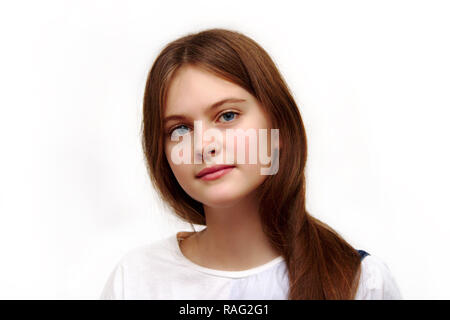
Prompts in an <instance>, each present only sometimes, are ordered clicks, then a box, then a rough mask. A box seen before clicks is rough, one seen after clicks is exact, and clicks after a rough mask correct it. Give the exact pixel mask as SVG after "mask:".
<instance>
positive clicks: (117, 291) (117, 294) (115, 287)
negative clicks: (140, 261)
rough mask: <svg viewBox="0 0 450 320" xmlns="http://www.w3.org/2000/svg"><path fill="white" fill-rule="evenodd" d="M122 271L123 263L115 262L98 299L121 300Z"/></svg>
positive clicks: (122, 295) (122, 297) (122, 296)
mask: <svg viewBox="0 0 450 320" xmlns="http://www.w3.org/2000/svg"><path fill="white" fill-rule="evenodd" d="M123 279H124V272H123V265H122V264H121V263H119V264H117V265H116V267H115V268H114V270H113V271H112V272H111V274H110V275H109V277H108V280H107V281H106V284H105V286H104V288H103V291H102V293H101V295H100V300H123V299H124V282H123Z"/></svg>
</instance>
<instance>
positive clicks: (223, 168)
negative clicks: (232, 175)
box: [196, 165, 235, 180]
mask: <svg viewBox="0 0 450 320" xmlns="http://www.w3.org/2000/svg"><path fill="white" fill-rule="evenodd" d="M234 168H235V166H232V165H220V166H213V167H209V168H205V169H203V170H201V171H200V172H199V173H198V174H197V175H196V178H198V179H202V180H215V179H219V178H220V177H222V176H223V175H225V174H227V173H228V172H230V171H231V170H233V169H234Z"/></svg>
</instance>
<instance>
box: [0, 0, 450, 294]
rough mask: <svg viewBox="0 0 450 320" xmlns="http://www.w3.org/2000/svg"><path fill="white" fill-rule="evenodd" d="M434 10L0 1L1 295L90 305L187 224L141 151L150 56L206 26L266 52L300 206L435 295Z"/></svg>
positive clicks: (442, 220)
mask: <svg viewBox="0 0 450 320" xmlns="http://www.w3.org/2000/svg"><path fill="white" fill-rule="evenodd" d="M449 14H450V10H449V6H448V2H447V3H446V2H445V1H428V0H427V1H394V0H390V1H361V0H358V1H326V2H324V1H318V0H314V1H305V2H301V1H291V2H288V1H270V2H269V1H254V2H253V1H230V0H227V1H220V2H219V1H178V2H174V1H167V2H164V4H163V2H162V1H158V2H155V1H148V0H146V1H92V0H91V1H14V2H12V1H11V2H7V3H6V2H2V4H1V5H0V33H1V34H0V36H1V37H0V39H1V43H0V46H1V50H0V85H1V94H0V108H1V109H0V143H1V144H0V146H1V151H0V152H1V157H0V164H1V165H0V298H3V299H15V298H20V299H50V298H54V299H97V298H98V297H99V295H100V292H101V290H102V289H103V285H104V284H105V282H106V279H107V277H108V276H109V273H110V272H111V271H112V268H113V267H114V265H115V263H116V262H117V261H118V259H119V258H121V257H122V255H123V254H125V253H126V252H127V251H128V250H130V249H131V248H134V247H136V246H139V245H141V244H146V243H151V242H153V241H155V240H158V239H161V238H163V237H166V236H168V235H170V234H172V233H174V232H176V231H179V230H190V228H189V225H186V224H183V223H180V222H179V221H178V220H177V219H176V218H175V217H174V215H173V214H172V213H171V212H170V211H168V210H165V209H164V208H163V206H162V204H161V203H160V202H159V201H158V200H157V198H156V196H155V193H154V191H153V189H152V187H151V185H150V182H149V179H148V177H147V172H146V170H145V167H144V161H143V153H142V150H141V145H140V136H139V134H140V121H141V112H142V97H143V90H144V85H145V80H146V76H147V72H148V71H149V69H150V67H151V65H152V63H153V60H154V59H155V57H156V55H157V54H158V53H159V50H161V49H162V47H163V46H164V45H165V44H166V43H168V42H169V41H172V40H174V39H176V38H178V37H180V36H183V35H185V34H187V33H190V32H197V31H200V30H203V29H206V28H211V27H222V28H229V29H233V30H237V31H240V32H243V33H245V34H247V35H248V36H250V37H252V38H253V39H254V40H256V41H257V42H258V43H259V44H260V45H262V46H263V47H264V48H265V49H266V50H267V51H268V52H269V54H270V55H271V56H272V57H273V59H274V61H275V63H276V64H277V66H278V67H279V68H280V71H281V73H282V74H283V76H284V77H285V78H286V80H287V83H288V85H289V87H290V88H291V90H292V92H293V94H294V97H295V99H296V101H297V103H298V105H299V108H300V111H301V114H302V116H303V120H304V122H305V126H306V131H307V134H308V143H309V150H308V151H309V153H308V154H309V158H308V165H307V179H308V182H307V209H308V210H309V211H310V212H311V214H313V215H315V216H317V217H319V218H320V219H322V220H324V221H325V222H327V223H328V224H330V225H331V226H332V227H334V228H335V229H336V230H337V231H338V232H340V233H341V234H342V235H343V236H344V238H345V239H347V240H348V241H349V242H350V243H352V244H353V245H354V246H355V247H357V248H361V249H364V250H366V251H369V252H370V253H371V254H373V255H377V256H378V257H380V258H381V259H383V260H384V261H385V263H386V264H387V265H388V266H389V268H390V270H391V271H392V273H393V275H394V276H395V278H396V279H397V282H398V284H399V286H400V289H401V291H402V294H403V295H404V297H405V298H407V299H433V298H437V299H444V298H447V299H448V298H450V296H449V294H448V289H447V288H448V286H449V284H450V276H449V275H448V270H449V269H450V260H449V258H448V255H447V244H448V243H449V240H450V236H449V222H450V221H449V214H450V210H449V209H450V205H449V202H448V191H449V187H448V181H449V179H450V172H449V170H448V167H447V165H448V163H449V162H450V152H449V149H448V145H449V144H448V141H447V140H448V138H449V136H450V134H449V133H450V132H449V129H448V126H447V125H448V122H449V116H450V112H449V108H450V95H449V89H450V62H449V61H450V59H449V57H450V44H449V43H450V42H449V31H450V20H449V19H448V17H449Z"/></svg>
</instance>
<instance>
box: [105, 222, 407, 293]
mask: <svg viewBox="0 0 450 320" xmlns="http://www.w3.org/2000/svg"><path fill="white" fill-rule="evenodd" d="M190 234H191V232H189V231H180V232H176V233H175V234H173V235H171V236H170V237H166V238H164V239H162V240H158V241H155V242H153V243H151V244H148V245H145V246H140V247H137V248H135V249H133V250H131V251H130V252H128V253H127V254H126V255H125V256H124V257H123V258H122V259H121V260H120V261H119V262H118V263H117V265H116V266H115V268H114V270H113V271H112V273H111V275H110V276H109V278H108V281H107V283H106V285H105V287H104V289H103V291H102V293H101V297H100V299H127V300H129V299H133V300H142V299H145V300H158V299H167V300H205V299H211V300H240V299H245V300H250V299H254V300H258V299H260V300H285V299H287V295H288V288H289V279H288V276H287V269H286V264H285V261H284V258H283V257H282V256H279V257H277V258H275V259H273V260H271V261H269V262H267V263H265V264H263V265H261V266H258V267H255V268H252V269H247V270H243V271H224V270H215V269H210V268H206V267H203V266H200V265H198V264H196V263H194V262H192V261H191V260H189V259H188V258H186V257H185V256H184V255H183V253H182V252H181V249H180V247H179V241H180V240H181V239H183V238H184V237H186V236H188V235H190ZM401 298H402V297H401V294H400V290H399V288H398V286H397V284H396V282H395V280H394V278H393V277H392V274H391V272H390V270H389V268H388V267H387V266H386V264H385V263H384V262H383V261H381V260H380V259H379V258H377V257H376V256H373V255H369V256H366V257H365V258H364V259H363V260H362V262H361V278H360V283H359V287H358V292H357V294H356V299H357V300H360V299H401Z"/></svg>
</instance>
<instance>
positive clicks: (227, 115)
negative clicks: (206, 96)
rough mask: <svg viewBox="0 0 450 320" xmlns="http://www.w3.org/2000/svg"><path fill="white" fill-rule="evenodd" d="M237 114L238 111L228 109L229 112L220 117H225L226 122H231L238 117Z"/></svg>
mask: <svg viewBox="0 0 450 320" xmlns="http://www.w3.org/2000/svg"><path fill="white" fill-rule="evenodd" d="M230 115H231V116H230ZM236 116H237V113H236V112H233V111H228V112H225V113H223V114H222V115H221V116H220V117H224V119H226V121H225V122H230V121H232V120H234V119H235V118H236Z"/></svg>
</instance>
